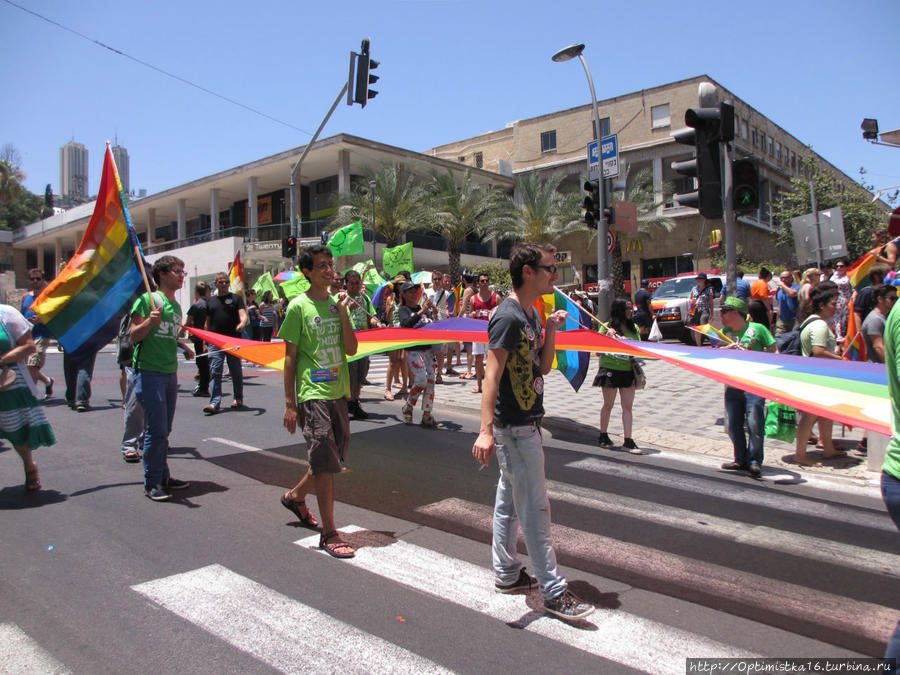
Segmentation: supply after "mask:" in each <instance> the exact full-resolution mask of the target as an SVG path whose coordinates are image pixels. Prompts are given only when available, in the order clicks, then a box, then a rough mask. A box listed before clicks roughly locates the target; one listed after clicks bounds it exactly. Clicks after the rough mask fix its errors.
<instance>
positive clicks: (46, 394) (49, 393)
mask: <svg viewBox="0 0 900 675" xmlns="http://www.w3.org/2000/svg"><path fill="white" fill-rule="evenodd" d="M55 381H56V380H54V379H53V378H52V377H51V378H50V381H49V382H48V383H47V386H45V387H44V398H50V397H51V396H53V383H54V382H55Z"/></svg>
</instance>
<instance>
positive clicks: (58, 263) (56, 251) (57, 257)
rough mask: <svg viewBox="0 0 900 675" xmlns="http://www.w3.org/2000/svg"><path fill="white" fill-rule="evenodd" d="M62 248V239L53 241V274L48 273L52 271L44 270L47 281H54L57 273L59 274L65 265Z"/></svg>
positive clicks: (58, 238)
mask: <svg viewBox="0 0 900 675" xmlns="http://www.w3.org/2000/svg"><path fill="white" fill-rule="evenodd" d="M62 247H63V242H62V239H61V238H60V237H57V238H56V239H54V240H53V270H52V273H48V272H50V270H44V278H45V279H53V278H55V277H56V275H57V273H59V270H60V269H61V267H62V263H63V259H62Z"/></svg>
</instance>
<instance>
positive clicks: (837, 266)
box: [834, 264, 846, 270]
mask: <svg viewBox="0 0 900 675" xmlns="http://www.w3.org/2000/svg"><path fill="white" fill-rule="evenodd" d="M845 267H846V265H844V264H840V265H835V266H834V268H835V269H837V270H840V269H843V268H845Z"/></svg>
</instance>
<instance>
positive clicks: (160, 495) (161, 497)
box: [144, 485, 172, 502]
mask: <svg viewBox="0 0 900 675" xmlns="http://www.w3.org/2000/svg"><path fill="white" fill-rule="evenodd" d="M144 494H146V495H147V496H148V497H149V498H150V499H152V500H153V501H155V502H165V501H168V500H170V499H171V498H172V495H170V494H169V493H168V492H166V491H165V490H163V488H162V485H157V486H156V487H152V488H150V489H149V490H145V491H144Z"/></svg>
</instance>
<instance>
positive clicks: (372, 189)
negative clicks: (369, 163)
mask: <svg viewBox="0 0 900 675" xmlns="http://www.w3.org/2000/svg"><path fill="white" fill-rule="evenodd" d="M375 185H376V183H375V181H374V180H370V181H369V194H370V195H371V196H372V264H373V265H374V264H375Z"/></svg>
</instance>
